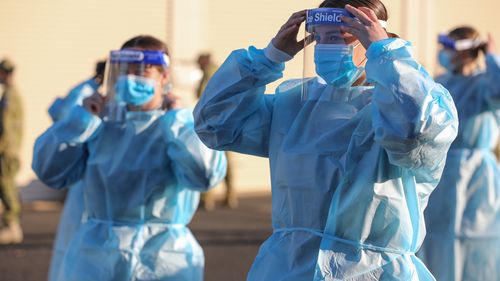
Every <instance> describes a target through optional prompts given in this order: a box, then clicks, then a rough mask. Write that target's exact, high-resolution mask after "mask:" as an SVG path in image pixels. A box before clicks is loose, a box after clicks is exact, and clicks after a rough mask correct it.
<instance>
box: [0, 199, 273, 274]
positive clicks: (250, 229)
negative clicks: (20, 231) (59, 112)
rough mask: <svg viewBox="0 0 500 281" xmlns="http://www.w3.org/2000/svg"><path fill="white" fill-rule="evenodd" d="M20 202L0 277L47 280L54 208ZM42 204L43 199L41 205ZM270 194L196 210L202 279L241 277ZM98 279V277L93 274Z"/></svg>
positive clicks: (0, 250) (0, 256) (265, 228)
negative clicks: (20, 236)
mask: <svg viewBox="0 0 500 281" xmlns="http://www.w3.org/2000/svg"><path fill="white" fill-rule="evenodd" d="M35 207H36V209H37V211H35V210H33V206H32V205H30V206H29V207H27V208H25V210H24V213H23V222H22V223H23V227H24V230H25V241H24V243H22V244H20V245H16V246H0V281H38V280H40V281H43V280H46V275H47V271H48V266H49V262H50V254H51V249H52V243H53V238H54V233H55V229H56V226H57V222H58V219H59V214H60V213H59V208H57V206H56V208H54V207H53V206H52V207H51V206H49V207H51V208H47V209H46V210H44V211H40V210H39V209H40V206H38V207H37V206H35ZM42 207H46V205H42ZM270 213H271V198H270V197H269V196H252V197H245V198H242V199H240V206H239V207H238V208H237V209H234V210H230V209H227V208H225V207H218V208H216V210H215V211H212V212H207V211H205V210H199V211H198V212H197V214H196V216H195V217H194V219H193V222H192V223H191V225H190V228H191V230H192V231H193V233H194V235H195V236H196V237H197V238H198V240H199V242H200V244H201V245H202V247H203V249H204V250H205V259H206V264H205V280H206V281H219V280H223V281H241V280H245V276H246V273H247V271H248V269H249V268H250V265H251V263H252V261H253V258H254V257H255V255H256V253H257V251H258V248H259V246H260V244H261V243H262V242H263V241H264V240H265V239H266V238H267V236H269V235H270V234H271V215H270ZM96 281H97V280H96Z"/></svg>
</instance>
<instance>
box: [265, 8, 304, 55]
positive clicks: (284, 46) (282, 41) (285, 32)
mask: <svg viewBox="0 0 500 281" xmlns="http://www.w3.org/2000/svg"><path fill="white" fill-rule="evenodd" d="M306 16H307V10H302V11H300V12H296V13H294V14H292V16H291V17H290V18H289V19H288V21H287V22H286V23H285V24H284V25H283V26H282V27H281V29H280V30H279V31H278V33H277V34H276V36H274V38H273V40H272V41H271V42H272V43H273V45H274V47H276V48H277V49H278V50H280V51H283V52H285V53H287V54H289V55H290V56H292V57H293V56H295V55H296V54H297V53H298V52H300V50H302V49H303V48H304V40H305V39H302V40H300V41H297V34H298V33H299V28H300V25H301V24H302V23H303V22H304V21H305V20H306Z"/></svg>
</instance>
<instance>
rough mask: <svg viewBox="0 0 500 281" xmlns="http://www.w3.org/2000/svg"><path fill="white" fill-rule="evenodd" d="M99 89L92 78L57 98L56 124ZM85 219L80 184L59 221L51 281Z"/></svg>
mask: <svg viewBox="0 0 500 281" xmlns="http://www.w3.org/2000/svg"><path fill="white" fill-rule="evenodd" d="M98 88H99V84H98V83H97V82H96V81H95V79H94V78H91V79H88V80H85V81H83V82H82V83H80V84H78V85H76V86H75V87H74V88H72V89H71V90H70V91H69V93H68V95H67V96H66V97H64V98H57V99H56V100H55V101H54V102H53V103H52V105H51V106H50V107H49V115H50V117H51V118H52V121H54V122H56V121H58V120H61V119H63V118H64V117H66V116H67V115H68V114H69V112H71V110H72V109H73V108H74V107H76V106H77V105H82V102H83V100H84V99H85V98H87V97H89V96H91V95H92V94H93V93H95V92H96V91H97V89H98ZM84 219H85V214H84V206H83V184H82V183H81V182H78V183H76V184H74V185H72V186H71V187H70V188H69V189H68V194H67V196H66V200H65V202H64V208H63V211H62V213H61V218H60V219H59V225H58V227H57V234H56V238H55V241H54V247H53V249H52V258H51V261H50V269H49V281H52V280H57V276H58V275H59V270H60V268H61V262H62V259H63V257H64V253H65V252H66V249H67V247H68V244H69V241H70V240H71V239H72V238H73V235H74V234H75V232H76V231H77V230H78V228H79V227H80V224H81V222H82V220H84Z"/></svg>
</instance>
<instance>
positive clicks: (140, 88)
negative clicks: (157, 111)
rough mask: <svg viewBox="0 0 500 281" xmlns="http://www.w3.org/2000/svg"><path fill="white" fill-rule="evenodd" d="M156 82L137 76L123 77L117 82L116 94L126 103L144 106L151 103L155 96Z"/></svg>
mask: <svg viewBox="0 0 500 281" xmlns="http://www.w3.org/2000/svg"><path fill="white" fill-rule="evenodd" d="M155 84H156V81H155V80H154V79H151V78H145V77H141V76H136V75H123V76H120V77H119V78H118V81H117V82H116V86H115V87H116V94H117V96H118V97H119V98H120V99H122V100H123V101H124V102H125V103H127V104H130V105H135V106H139V105H143V104H145V103H147V102H149V101H150V100H151V99H152V98H153V96H154V94H155Z"/></svg>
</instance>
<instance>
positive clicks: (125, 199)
mask: <svg viewBox="0 0 500 281" xmlns="http://www.w3.org/2000/svg"><path fill="white" fill-rule="evenodd" d="M225 168H226V159H225V157H224V154H223V153H222V152H216V151H213V150H210V149H208V148H207V147H206V146H205V145H203V144H202V143H201V142H200V140H199V139H198V137H197V136H196V134H195V132H194V126H193V120H192V112H191V111H189V110H186V109H183V110H175V111H168V112H164V111H162V110H155V111H148V112H128V113H127V117H126V122H125V123H108V122H102V121H101V119H100V118H98V117H96V116H94V115H92V114H90V113H89V112H88V111H86V110H85V109H83V108H82V107H80V106H78V107H76V108H74V109H73V110H72V111H71V113H70V115H69V116H68V117H66V118H64V119H62V120H60V121H59V122H56V123H55V124H54V125H53V126H52V127H50V128H49V129H48V130H47V131H46V132H45V133H44V134H43V135H42V136H40V137H39V138H38V139H37V141H36V143H35V148H34V159H33V170H34V171H35V172H36V174H37V175H38V177H39V178H40V179H41V180H42V181H43V182H44V183H46V184H47V185H48V186H51V187H55V188H63V187H65V186H68V185H71V184H74V183H75V182H78V181H81V182H82V184H83V186H84V187H85V188H84V198H85V212H86V213H87V216H88V219H87V221H85V222H84V223H83V224H82V225H81V226H80V228H79V229H78V231H77V233H76V234H75V235H74V237H73V239H72V240H71V242H70V244H69V246H68V250H67V252H66V254H65V256H64V259H63V263H62V270H61V272H60V274H59V276H58V278H57V280H120V281H121V280H172V281H173V280H175V281H181V280H182V281H201V280H203V266H204V257H203V251H202V249H201V247H200V245H199V244H198V243H197V241H196V239H195V238H194V237H193V235H192V234H191V232H190V231H189V229H188V228H187V227H186V225H187V224H188V223H189V222H190V220H191V218H192V216H193V214H194V212H195V210H196V208H197V206H198V202H199V193H200V191H205V190H207V189H208V188H209V187H212V186H215V185H216V184H217V183H218V182H219V181H221V180H222V179H223V178H224V175H225Z"/></svg>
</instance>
